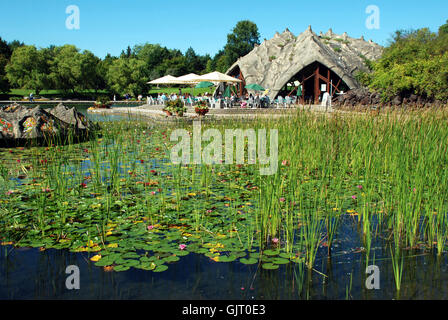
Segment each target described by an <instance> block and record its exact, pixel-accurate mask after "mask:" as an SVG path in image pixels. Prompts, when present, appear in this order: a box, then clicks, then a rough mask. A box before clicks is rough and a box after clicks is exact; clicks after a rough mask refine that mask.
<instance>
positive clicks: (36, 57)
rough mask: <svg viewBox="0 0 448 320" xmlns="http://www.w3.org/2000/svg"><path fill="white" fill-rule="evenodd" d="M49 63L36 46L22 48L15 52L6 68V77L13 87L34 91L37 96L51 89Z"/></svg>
mask: <svg viewBox="0 0 448 320" xmlns="http://www.w3.org/2000/svg"><path fill="white" fill-rule="evenodd" d="M48 69H49V65H48V61H47V60H46V59H45V56H44V54H43V53H42V51H39V50H37V49H36V47H35V46H22V47H18V48H17V49H15V50H14V52H13V54H12V56H11V60H10V62H9V63H8V65H7V66H6V77H7V78H8V80H9V82H10V83H11V85H13V86H15V87H17V88H22V89H33V90H35V91H36V94H39V92H40V91H41V90H43V89H47V88H48V87H49V83H50V79H49V76H48Z"/></svg>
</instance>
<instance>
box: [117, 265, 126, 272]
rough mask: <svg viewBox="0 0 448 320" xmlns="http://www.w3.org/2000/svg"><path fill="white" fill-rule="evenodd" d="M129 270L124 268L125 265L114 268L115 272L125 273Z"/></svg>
mask: <svg viewBox="0 0 448 320" xmlns="http://www.w3.org/2000/svg"><path fill="white" fill-rule="evenodd" d="M129 269H130V267H128V266H125V265H119V266H115V267H114V270H115V271H126V270H129Z"/></svg>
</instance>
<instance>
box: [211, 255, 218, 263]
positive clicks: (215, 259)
mask: <svg viewBox="0 0 448 320" xmlns="http://www.w3.org/2000/svg"><path fill="white" fill-rule="evenodd" d="M210 259H212V260H213V261H216V262H219V256H216V257H213V258H210Z"/></svg>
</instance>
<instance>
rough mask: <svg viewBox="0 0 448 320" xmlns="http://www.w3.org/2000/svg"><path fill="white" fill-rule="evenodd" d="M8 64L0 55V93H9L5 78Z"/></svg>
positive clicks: (7, 82)
mask: <svg viewBox="0 0 448 320" xmlns="http://www.w3.org/2000/svg"><path fill="white" fill-rule="evenodd" d="M7 64H8V59H6V57H5V56H4V55H2V54H0V93H1V92H5V93H6V92H9V89H10V86H9V81H8V78H7V77H6V70H5V68H6V65H7Z"/></svg>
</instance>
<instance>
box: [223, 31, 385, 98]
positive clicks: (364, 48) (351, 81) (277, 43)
mask: <svg viewBox="0 0 448 320" xmlns="http://www.w3.org/2000/svg"><path fill="white" fill-rule="evenodd" d="M328 38H330V39H328ZM338 40H339V41H338ZM341 40H342V41H341ZM342 45H343V49H342V51H335V50H334V48H335V47H338V48H340V47H341V46H342ZM382 52H383V47H382V46H380V45H378V44H376V43H373V42H370V43H369V42H367V41H364V40H360V39H355V38H351V37H349V36H348V35H347V34H342V35H337V34H335V33H333V31H332V30H331V29H330V30H329V31H328V32H327V33H326V34H325V37H319V35H318V34H316V33H314V32H313V30H312V28H311V26H310V27H309V28H308V29H307V30H306V31H305V32H302V33H301V34H300V35H298V36H297V37H295V36H294V35H293V34H292V33H291V32H286V31H285V32H283V33H282V34H278V33H277V34H276V35H275V36H274V37H273V38H272V39H270V40H266V41H264V42H263V43H262V44H261V45H260V46H258V47H256V48H254V49H253V50H252V51H251V52H249V53H248V54H247V55H245V56H243V57H241V58H240V59H239V60H238V61H236V62H235V63H234V64H233V65H232V66H231V67H230V68H229V69H228V70H227V72H226V73H227V74H229V75H236V74H237V73H239V71H241V73H242V75H243V77H244V79H245V82H246V84H249V83H257V84H259V85H261V86H262V87H264V88H268V89H269V93H268V95H269V98H270V99H271V100H272V99H274V98H275V97H276V96H277V94H278V92H279V91H280V90H281V89H282V88H283V87H284V86H285V84H287V83H288V82H290V81H291V79H292V78H293V77H294V76H295V75H297V74H298V73H299V72H300V71H302V70H303V69H304V68H306V67H307V66H309V65H311V64H313V63H314V62H315V61H318V62H319V63H321V64H322V65H324V66H327V67H329V68H330V69H331V70H332V71H333V72H335V73H336V74H337V75H338V76H339V77H340V78H342V79H343V81H344V83H345V84H346V85H347V86H348V87H349V88H350V89H356V88H360V87H361V85H360V84H359V82H358V81H357V80H356V74H357V72H358V71H368V67H367V66H366V63H365V58H367V59H369V60H372V61H374V60H377V59H379V58H380V57H381V55H382ZM274 57H275V59H274Z"/></svg>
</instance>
